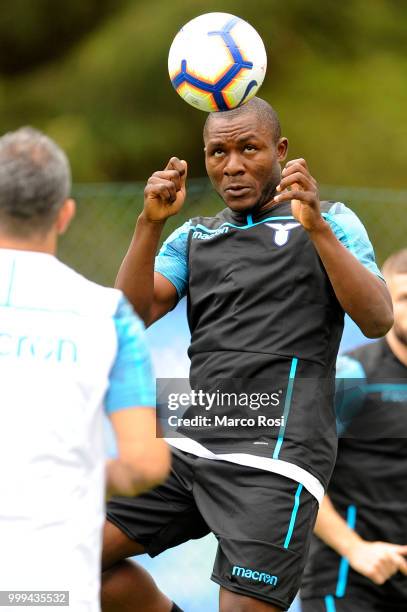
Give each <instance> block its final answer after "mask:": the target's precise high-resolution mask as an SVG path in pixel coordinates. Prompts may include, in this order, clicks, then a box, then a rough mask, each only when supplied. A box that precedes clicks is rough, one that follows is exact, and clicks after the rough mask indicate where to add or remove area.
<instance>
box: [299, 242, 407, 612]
mask: <svg viewBox="0 0 407 612" xmlns="http://www.w3.org/2000/svg"><path fill="white" fill-rule="evenodd" d="M383 272H384V276H385V278H386V281H387V284H388V287H389V289H390V293H391V296H392V299H393V305H394V327H393V328H392V329H391V331H390V332H389V333H388V334H387V336H386V338H385V339H382V340H380V341H379V342H375V343H373V344H368V345H366V346H362V347H360V348H358V349H356V350H354V351H352V352H350V353H348V354H346V355H344V356H342V357H340V358H339V360H338V371H337V376H339V377H340V378H343V379H346V382H345V385H346V386H347V387H348V388H347V389H346V391H345V393H344V395H343V401H342V402H339V411H338V412H339V414H338V416H339V418H338V425H339V430H340V431H341V430H342V435H341V438H340V441H339V448H338V457H337V462H336V466H335V469H334V472H333V476H332V479H331V482H330V484H329V488H328V495H327V496H326V497H325V498H324V500H323V503H322V505H321V509H320V511H319V514H318V519H317V523H316V528H315V534H316V535H317V536H318V537H315V538H314V541H313V543H312V547H311V550H312V553H311V555H310V558H309V561H308V564H307V567H306V571H305V575H304V580H303V586H302V590H301V596H302V609H303V612H322V611H324V612H335V611H336V612H348V611H349V612H368V611H371V612H390V611H394V612H396V611H398V612H402V611H403V610H406V609H407V561H406V558H405V557H406V556H407V249H404V250H402V251H399V252H398V253H395V254H394V255H392V256H391V257H390V258H389V259H388V260H387V261H386V262H385V264H384V267H383Z"/></svg>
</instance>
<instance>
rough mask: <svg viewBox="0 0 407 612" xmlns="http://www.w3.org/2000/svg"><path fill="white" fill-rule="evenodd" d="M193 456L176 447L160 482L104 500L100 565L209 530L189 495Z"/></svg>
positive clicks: (163, 547) (156, 551) (151, 552)
mask: <svg viewBox="0 0 407 612" xmlns="http://www.w3.org/2000/svg"><path fill="white" fill-rule="evenodd" d="M194 461H195V457H193V456H190V455H187V454H185V453H181V452H180V451H176V452H175V453H174V454H173V458H172V467H171V473H170V475H169V476H168V478H167V479H166V480H165V482H164V483H162V484H161V485H159V486H158V487H156V488H155V489H152V490H151V491H147V492H146V493H143V494H142V495H139V496H137V497H113V498H112V499H111V500H110V501H109V502H108V504H107V524H106V527H105V538H104V552H103V567H104V568H105V569H106V568H108V567H111V565H112V564H114V563H117V562H118V561H120V560H123V559H126V558H127V557H131V556H133V555H137V554H141V553H144V552H146V553H148V554H149V555H150V556H152V557H154V556H156V555H158V554H159V553H161V552H163V551H164V550H166V549H167V548H171V547H172V546H176V545H178V544H182V543H183V542H186V541H187V540H189V539H192V538H199V537H203V536H204V535H207V533H209V528H208V526H207V524H206V523H205V521H204V519H203V518H202V516H201V514H200V512H199V510H198V508H197V505H196V502H195V499H194V497H193V495H192V488H193V480H194Z"/></svg>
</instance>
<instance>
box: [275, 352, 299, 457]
mask: <svg viewBox="0 0 407 612" xmlns="http://www.w3.org/2000/svg"><path fill="white" fill-rule="evenodd" d="M297 364H298V358H297V357H293V359H292V361H291V368H290V374H289V376H288V385H287V392H286V396H285V404H284V423H282V424H281V426H280V430H279V432H278V439H277V444H276V447H275V449H274V453H273V459H278V456H279V454H280V449H281V447H282V445H283V440H284V434H285V428H286V425H287V419H288V415H289V413H290V408H291V398H292V394H293V388H294V379H295V372H296V370H297Z"/></svg>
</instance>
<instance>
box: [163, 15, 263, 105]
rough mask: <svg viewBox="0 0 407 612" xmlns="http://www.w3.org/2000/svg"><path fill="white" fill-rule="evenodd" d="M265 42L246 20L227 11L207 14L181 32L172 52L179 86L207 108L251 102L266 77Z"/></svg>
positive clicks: (183, 94)
mask: <svg viewBox="0 0 407 612" xmlns="http://www.w3.org/2000/svg"><path fill="white" fill-rule="evenodd" d="M266 67H267V56H266V50H265V48H264V44H263V41H262V39H261V38H260V36H259V35H258V33H257V32H256V30H255V29H254V28H253V27H252V26H251V25H250V24H249V23H247V21H243V19H240V17H235V16H234V15H229V14H228V13H206V14H205V15H200V16H199V17H196V18H195V19H192V21H189V22H188V23H187V24H186V25H184V27H183V28H181V30H180V31H179V32H178V34H177V35H176V37H175V38H174V41H173V43H172V45H171V48H170V52H169V56H168V72H169V74H170V78H171V83H172V85H173V87H174V89H175V90H176V91H177V92H178V93H179V95H180V96H181V98H183V99H184V100H185V101H186V102H188V104H191V105H192V106H195V108H199V109H200V110H203V111H206V112H212V111H224V110H228V109H231V108H235V107H236V106H240V105H241V104H244V103H245V102H248V101H249V100H250V98H253V96H254V95H255V94H256V92H257V90H258V89H259V87H260V85H261V84H262V82H263V79H264V76H265V73H266Z"/></svg>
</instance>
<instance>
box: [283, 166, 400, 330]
mask: <svg viewBox="0 0 407 612" xmlns="http://www.w3.org/2000/svg"><path fill="white" fill-rule="evenodd" d="M277 192H279V193H278V195H277V196H276V197H275V198H274V201H275V202H277V203H278V202H283V201H287V200H292V212H293V215H294V217H295V218H296V219H297V220H298V221H299V222H300V223H301V224H302V225H303V227H304V228H305V229H306V230H307V232H308V234H309V237H310V238H311V240H312V241H313V243H314V246H315V248H316V250H317V252H318V255H319V256H320V258H321V260H322V263H323V265H324V268H325V270H326V272H327V274H328V276H329V279H330V281H331V283H332V286H333V289H334V291H335V294H336V297H337V298H338V301H339V303H340V304H341V306H342V308H343V309H344V311H345V312H347V313H348V315H349V316H350V317H351V318H352V319H353V320H354V321H355V323H356V324H357V325H358V326H359V327H360V329H361V330H362V332H363V333H364V334H365V336H367V337H369V338H378V337H381V336H384V335H385V334H386V332H388V331H389V329H390V328H391V326H392V325H393V311H392V303H391V298H390V294H389V292H388V290H387V288H386V285H385V283H384V282H383V281H382V280H381V279H380V278H378V276H376V275H375V274H373V273H372V272H371V271H370V270H368V269H367V267H366V266H364V265H363V264H362V263H361V262H360V261H359V260H358V258H357V257H355V256H354V254H353V253H352V252H351V250H350V249H349V248H346V246H344V244H342V242H341V241H340V240H338V238H337V237H336V236H335V233H334V231H333V230H332V228H331V226H330V224H329V223H328V222H327V221H325V219H324V218H323V216H322V214H321V207H320V201H319V195H318V186H317V182H316V180H315V179H314V178H313V177H312V176H311V174H310V172H309V170H308V166H307V164H306V162H305V160H304V159H296V160H293V161H290V162H288V163H287V165H286V166H285V168H284V170H283V172H282V178H281V182H280V184H279V186H278V187H277ZM359 223H360V222H359ZM360 227H361V228H362V230H363V226H362V224H360ZM345 239H346V237H345ZM369 244H370V243H369Z"/></svg>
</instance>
